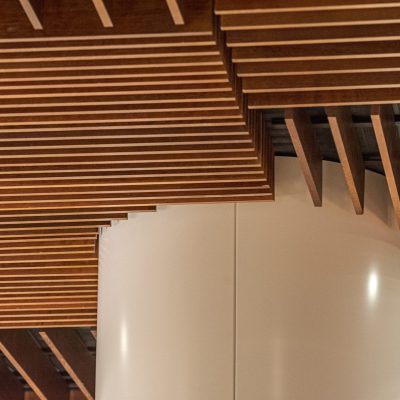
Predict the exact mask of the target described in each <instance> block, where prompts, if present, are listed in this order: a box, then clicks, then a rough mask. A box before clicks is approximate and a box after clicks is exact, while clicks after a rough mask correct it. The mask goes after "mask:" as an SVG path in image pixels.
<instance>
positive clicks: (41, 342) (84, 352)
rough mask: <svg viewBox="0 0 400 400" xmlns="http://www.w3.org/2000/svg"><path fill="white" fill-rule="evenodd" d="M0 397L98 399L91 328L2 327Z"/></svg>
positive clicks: (12, 399)
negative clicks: (3, 328) (41, 328)
mask: <svg viewBox="0 0 400 400" xmlns="http://www.w3.org/2000/svg"><path fill="white" fill-rule="evenodd" d="M0 351H1V352H0V400H84V399H86V400H94V398H95V369H96V365H95V360H96V341H95V340H94V337H93V336H92V335H91V334H90V331H89V330H88V329H71V328H68V329H46V330H40V331H38V330H29V331H28V330H2V331H0Z"/></svg>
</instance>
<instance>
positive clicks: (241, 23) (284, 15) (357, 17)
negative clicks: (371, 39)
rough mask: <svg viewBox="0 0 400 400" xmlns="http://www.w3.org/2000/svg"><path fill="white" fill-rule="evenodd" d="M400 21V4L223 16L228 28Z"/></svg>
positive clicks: (321, 25)
mask: <svg viewBox="0 0 400 400" xmlns="http://www.w3.org/2000/svg"><path fill="white" fill-rule="evenodd" d="M398 22H400V8H398V7H391V8H370V9H358V10H337V11H332V10H329V11H326V10H325V11H321V10H320V11H318V12H315V10H312V11H303V12H300V13H298V12H293V13H291V12H274V13H259V14H233V15H222V16H221V28H222V30H226V31H234V30H258V29H282V28H287V29H288V28H300V27H303V28H305V27H308V28H321V27H329V26H355V25H361V24H365V25H375V24H391V23H398Z"/></svg>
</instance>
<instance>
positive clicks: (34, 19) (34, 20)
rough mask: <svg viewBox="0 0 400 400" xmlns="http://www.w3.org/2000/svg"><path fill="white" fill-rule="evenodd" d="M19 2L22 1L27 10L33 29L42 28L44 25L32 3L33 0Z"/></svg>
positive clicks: (24, 8) (22, 5)
mask: <svg viewBox="0 0 400 400" xmlns="http://www.w3.org/2000/svg"><path fill="white" fill-rule="evenodd" d="M19 2H20V3H21V7H22V8H23V10H24V11H25V14H26V16H27V17H28V19H29V21H30V23H31V24H32V27H33V29H36V30H42V29H43V26H42V23H41V22H40V19H39V16H38V14H37V12H36V11H35V8H34V6H33V4H32V0H19Z"/></svg>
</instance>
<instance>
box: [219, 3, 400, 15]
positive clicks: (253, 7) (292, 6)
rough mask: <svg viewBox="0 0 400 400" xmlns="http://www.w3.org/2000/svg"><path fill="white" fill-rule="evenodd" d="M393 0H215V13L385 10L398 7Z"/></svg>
mask: <svg viewBox="0 0 400 400" xmlns="http://www.w3.org/2000/svg"><path fill="white" fill-rule="evenodd" d="M399 5H400V2H399V1H395V0H324V1H318V2H316V1H315V0H284V1H279V2H266V1H265V0H246V1H243V0H216V3H215V12H216V13H217V14H219V15H228V14H248V13H255V14H256V13H260V12H263V13H266V12H278V11H280V12H300V11H322V10H352V9H357V10H358V9H365V8H386V7H395V6H399Z"/></svg>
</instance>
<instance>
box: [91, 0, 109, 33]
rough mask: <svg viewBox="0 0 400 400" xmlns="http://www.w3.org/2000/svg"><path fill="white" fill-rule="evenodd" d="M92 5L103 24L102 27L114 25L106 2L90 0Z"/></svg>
mask: <svg viewBox="0 0 400 400" xmlns="http://www.w3.org/2000/svg"><path fill="white" fill-rule="evenodd" d="M92 1H93V5H94V6H95V8H96V11H97V14H98V15H99V18H100V20H101V22H102V24H103V26H104V28H112V27H113V26H114V24H113V22H112V20H111V17H110V13H109V11H108V9H107V6H106V3H105V2H104V0H92Z"/></svg>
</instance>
